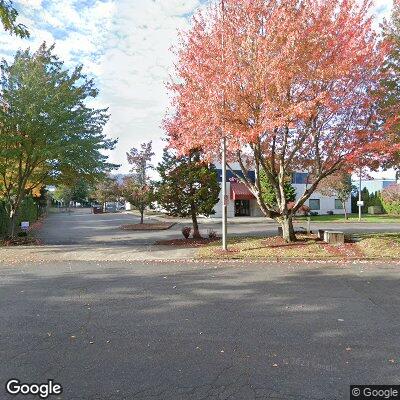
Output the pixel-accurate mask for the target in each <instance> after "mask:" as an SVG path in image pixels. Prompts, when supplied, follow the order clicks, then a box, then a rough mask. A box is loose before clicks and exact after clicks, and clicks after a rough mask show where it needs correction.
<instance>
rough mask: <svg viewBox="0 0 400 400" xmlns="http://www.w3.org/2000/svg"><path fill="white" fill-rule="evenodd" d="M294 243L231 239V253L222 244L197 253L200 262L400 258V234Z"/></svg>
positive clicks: (275, 239)
mask: <svg viewBox="0 0 400 400" xmlns="http://www.w3.org/2000/svg"><path fill="white" fill-rule="evenodd" d="M297 237H298V241H297V242H295V243H291V244H288V243H285V242H284V241H283V239H282V238H280V237H264V238H254V237H253V238H250V237H241V238H231V239H230V240H229V242H228V243H229V246H228V248H229V251H228V252H227V253H226V252H221V241H217V242H213V243H209V244H207V245H205V246H203V247H201V248H200V249H199V250H198V253H197V256H198V258H200V259H239V260H267V261H274V260H346V259H381V260H384V259H387V260H390V259H399V260H400V233H393V234H392V233H388V234H368V235H362V236H361V237H360V238H359V241H357V242H348V243H345V244H344V245H340V246H333V245H329V244H327V243H325V242H323V241H321V240H318V239H317V238H316V236H315V235H311V236H307V235H297Z"/></svg>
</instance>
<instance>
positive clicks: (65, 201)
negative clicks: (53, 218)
mask: <svg viewBox="0 0 400 400" xmlns="http://www.w3.org/2000/svg"><path fill="white" fill-rule="evenodd" d="M72 193H73V191H72V188H71V187H70V186H67V185H59V186H57V187H56V189H55V190H54V192H53V195H52V197H53V199H54V200H55V201H57V202H58V203H60V204H62V205H64V207H66V208H67V207H69V204H70V202H71V201H72Z"/></svg>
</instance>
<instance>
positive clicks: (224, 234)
mask: <svg viewBox="0 0 400 400" xmlns="http://www.w3.org/2000/svg"><path fill="white" fill-rule="evenodd" d="M221 9H222V65H223V64H224V62H225V57H224V46H225V43H224V21H225V2H224V0H221ZM224 110H225V90H224V93H223V105H222V111H224ZM221 122H222V135H223V139H222V250H223V251H227V250H228V244H227V236H228V201H229V200H228V196H227V193H226V192H227V191H226V136H225V129H224V121H223V120H222V121H221Z"/></svg>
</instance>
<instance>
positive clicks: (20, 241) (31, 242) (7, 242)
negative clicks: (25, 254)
mask: <svg viewBox="0 0 400 400" xmlns="http://www.w3.org/2000/svg"><path fill="white" fill-rule="evenodd" d="M41 244H42V243H41V241H40V240H39V239H36V238H35V237H30V236H25V237H16V238H14V239H4V240H2V241H0V246H6V247H8V246H39V245H41Z"/></svg>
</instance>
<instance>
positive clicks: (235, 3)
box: [164, 0, 389, 241]
mask: <svg viewBox="0 0 400 400" xmlns="http://www.w3.org/2000/svg"><path fill="white" fill-rule="evenodd" d="M369 11H370V2H369V1H367V0H365V1H363V2H361V4H360V1H358V0H331V1H325V0H300V1H299V0H285V1H280V0H225V2H224V9H222V7H221V2H219V4H218V3H213V4H212V5H210V6H209V8H208V9H207V10H206V11H205V12H203V13H199V14H198V15H196V17H195V18H194V20H193V24H192V27H191V29H190V30H189V31H188V32H186V33H183V34H182V37H181V43H180V45H179V47H178V49H177V51H176V53H177V57H178V62H177V64H176V71H175V73H176V76H175V77H174V78H173V80H172V82H171V83H170V84H169V88H170V90H171V92H172V110H171V112H170V113H169V115H168V116H167V117H166V119H165V121H164V127H165V129H166V131H167V133H168V135H169V138H170V145H171V146H172V147H175V148H176V149H178V150H179V151H180V152H182V153H187V152H188V151H189V150H190V149H192V148H193V147H201V148H202V150H203V151H204V152H205V153H206V154H208V156H209V159H210V160H213V159H214V160H215V159H216V158H219V157H220V154H221V153H220V148H221V139H222V138H224V137H225V138H226V140H227V143H228V148H229V159H230V161H236V162H238V163H239V164H240V166H241V169H242V172H243V176H238V177H237V178H238V179H240V180H241V181H243V182H244V183H245V185H246V186H247V187H248V189H249V190H250V191H251V192H252V193H253V194H254V196H255V197H256V199H257V202H258V204H259V206H260V208H261V210H262V212H263V213H264V215H265V216H267V217H272V218H274V219H276V220H277V221H278V222H279V223H280V224H281V225H282V228H283V235H284V238H285V239H286V240H287V241H293V240H295V239H296V237H295V233H294V230H293V223H292V220H293V216H294V214H295V213H296V212H297V211H298V210H299V209H300V208H301V207H302V205H303V204H304V203H305V202H306V200H307V199H308V198H309V197H310V195H311V194H312V193H313V192H314V191H315V190H316V188H317V186H318V184H319V182H320V181H321V180H322V179H324V178H325V177H327V176H329V175H330V174H332V173H334V172H335V171H337V170H339V169H340V168H342V167H343V165H344V164H346V168H348V164H351V163H355V164H357V162H358V160H359V157H360V156H361V155H362V156H363V159H368V160H369V161H370V162H371V163H373V162H376V161H377V160H379V159H380V158H381V157H384V156H386V155H387V154H388V152H389V149H388V147H389V146H388V141H387V137H386V136H385V132H384V130H383V128H381V126H380V124H379V116H378V114H377V109H378V107H377V105H376V103H377V99H376V98H375V97H374V95H373V93H374V92H375V91H376V89H377V88H378V86H379V83H380V81H381V79H382V78H383V76H382V74H384V71H383V70H382V68H380V67H381V65H382V63H383V60H384V58H385V56H386V55H387V53H388V51H389V46H388V45H387V44H386V43H385V42H380V41H379V38H378V37H377V36H376V34H375V33H374V31H373V30H372V28H371V18H370V17H369ZM250 169H251V170H254V171H255V180H252V179H250V175H249V173H248V172H249V170H250ZM261 171H263V172H264V173H265V175H266V176H267V178H268V180H269V182H270V184H271V186H272V187H273V189H274V191H275V194H276V199H277V204H276V205H267V204H265V202H264V201H263V199H262V196H261V186H260V173H261ZM294 171H303V172H308V173H309V176H310V182H309V184H308V186H307V189H306V190H305V191H304V193H301V194H300V196H299V198H298V199H297V201H296V202H295V204H294V206H293V207H288V202H287V200H286V198H285V195H284V184H285V180H286V177H287V176H288V174H290V173H292V172H294Z"/></svg>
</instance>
